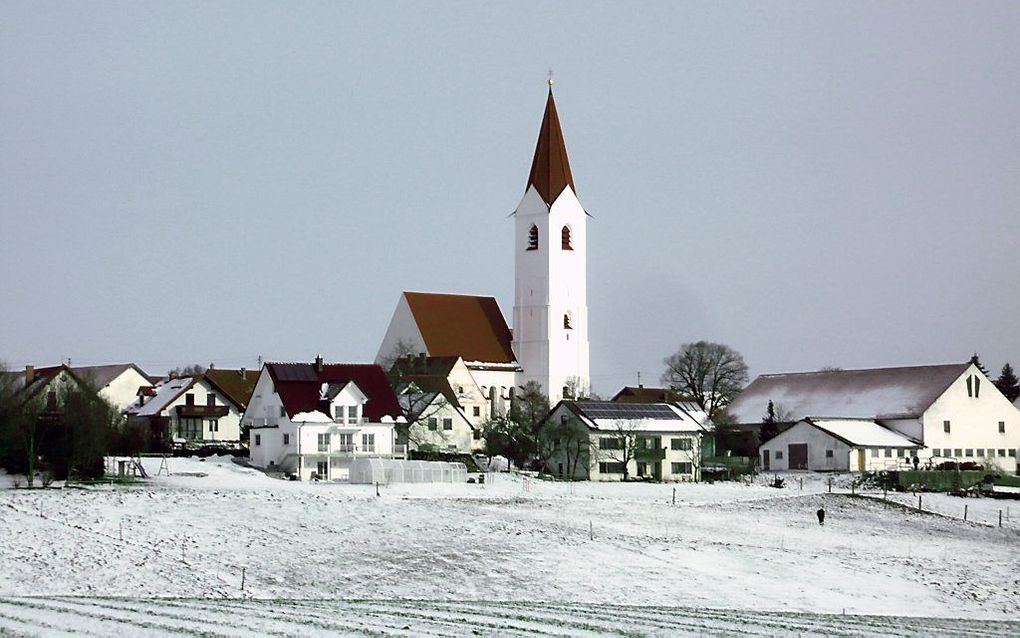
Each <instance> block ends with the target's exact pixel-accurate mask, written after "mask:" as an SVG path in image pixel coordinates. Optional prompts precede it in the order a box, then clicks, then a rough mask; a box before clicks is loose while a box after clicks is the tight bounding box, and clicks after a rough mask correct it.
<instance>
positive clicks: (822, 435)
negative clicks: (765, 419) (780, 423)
mask: <svg viewBox="0 0 1020 638" xmlns="http://www.w3.org/2000/svg"><path fill="white" fill-rule="evenodd" d="M801 443H806V444H807V446H808V469H809V470H828V471H835V470H849V469H850V462H851V460H850V456H851V453H850V452H851V450H850V446H848V445H847V444H845V443H843V442H842V441H840V440H839V439H837V438H835V437H833V436H832V435H830V434H828V433H826V432H824V431H822V430H820V429H818V428H816V427H815V426H813V425H810V424H809V423H807V422H805V421H801V422H799V423H797V424H796V425H794V426H793V427H791V428H790V429H789V430H787V431H785V432H783V433H782V434H780V435H779V436H777V437H775V438H773V439H771V440H769V441H766V442H765V443H764V444H762V446H761V448H760V450H759V452H758V454H759V460H760V461H761V462H762V465H761V467H762V468H763V469H764V467H765V465H764V460H763V459H764V458H765V452H766V451H768V453H769V470H770V471H772V470H776V471H782V470H787V469H789V467H790V450H789V445H791V444H794V445H796V444H801ZM828 450H831V451H832V456H831V457H828V456H826V451H828ZM777 452H781V453H782V458H776V453H777ZM854 459H855V460H854V462H855V463H856V456H855V457H854Z"/></svg>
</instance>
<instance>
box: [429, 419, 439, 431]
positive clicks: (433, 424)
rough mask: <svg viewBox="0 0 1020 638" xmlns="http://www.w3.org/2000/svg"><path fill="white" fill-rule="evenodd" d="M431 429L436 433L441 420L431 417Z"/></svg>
mask: <svg viewBox="0 0 1020 638" xmlns="http://www.w3.org/2000/svg"><path fill="white" fill-rule="evenodd" d="M428 424H429V429H430V430H432V431H433V432H435V431H436V430H438V429H439V419H437V418H436V417H434V416H430V417H429V420H428Z"/></svg>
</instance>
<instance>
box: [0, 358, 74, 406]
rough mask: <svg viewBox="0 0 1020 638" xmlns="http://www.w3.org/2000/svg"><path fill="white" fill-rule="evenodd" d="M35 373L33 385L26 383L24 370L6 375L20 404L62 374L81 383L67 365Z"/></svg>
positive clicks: (38, 370)
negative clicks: (66, 374)
mask: <svg viewBox="0 0 1020 638" xmlns="http://www.w3.org/2000/svg"><path fill="white" fill-rule="evenodd" d="M33 371H34V372H33V376H32V382H31V383H26V380H27V376H26V373H25V371H24V370H22V371H19V372H8V373H5V374H6V377H7V379H8V383H9V384H10V387H11V389H12V391H13V394H14V395H15V397H16V398H17V400H18V401H20V402H25V401H28V400H29V399H31V398H32V397H34V396H35V395H36V394H38V393H39V392H41V391H42V389H43V388H45V387H46V386H47V385H49V383H50V381H53V380H54V379H56V378H57V377H58V376H59V375H60V373H61V372H64V371H66V372H67V373H68V374H69V375H70V376H71V377H72V378H74V379H75V380H76V381H78V382H79V383H81V382H80V380H79V379H78V377H76V376H75V375H74V373H73V372H72V371H71V368H69V367H67V366H66V365H58V366H47V367H44V368H33Z"/></svg>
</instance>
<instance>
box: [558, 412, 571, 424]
mask: <svg viewBox="0 0 1020 638" xmlns="http://www.w3.org/2000/svg"><path fill="white" fill-rule="evenodd" d="M568 418H569V417H567V415H566V414H561V415H560V425H566V424H567V419H568Z"/></svg>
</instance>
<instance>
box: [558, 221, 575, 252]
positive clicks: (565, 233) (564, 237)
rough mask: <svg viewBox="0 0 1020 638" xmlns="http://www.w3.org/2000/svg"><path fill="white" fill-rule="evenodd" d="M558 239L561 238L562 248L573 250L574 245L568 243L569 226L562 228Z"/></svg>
mask: <svg viewBox="0 0 1020 638" xmlns="http://www.w3.org/2000/svg"><path fill="white" fill-rule="evenodd" d="M560 239H561V240H562V242H561V243H562V247H563V250H573V249H574V247H573V246H571V245H570V226H564V227H563V230H561V231H560Z"/></svg>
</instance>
